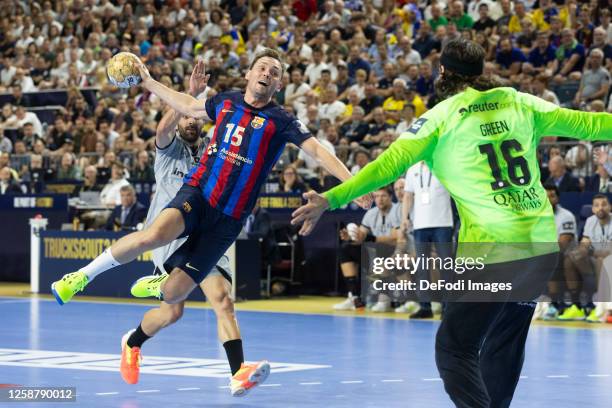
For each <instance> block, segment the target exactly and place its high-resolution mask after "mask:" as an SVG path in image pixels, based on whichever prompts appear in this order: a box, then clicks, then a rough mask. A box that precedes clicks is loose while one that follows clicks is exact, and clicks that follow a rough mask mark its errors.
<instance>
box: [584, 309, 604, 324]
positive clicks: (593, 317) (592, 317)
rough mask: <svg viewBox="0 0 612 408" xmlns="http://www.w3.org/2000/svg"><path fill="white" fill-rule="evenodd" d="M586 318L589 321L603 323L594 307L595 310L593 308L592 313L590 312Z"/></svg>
mask: <svg viewBox="0 0 612 408" xmlns="http://www.w3.org/2000/svg"><path fill="white" fill-rule="evenodd" d="M586 320H587V322H589V323H601V319H600V318H599V316H597V309H596V308H593V310H591V313H589V315H588V316H587V318H586Z"/></svg>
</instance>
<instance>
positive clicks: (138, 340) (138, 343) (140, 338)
mask: <svg viewBox="0 0 612 408" xmlns="http://www.w3.org/2000/svg"><path fill="white" fill-rule="evenodd" d="M151 337H152V336H147V334H146V333H145V332H143V331H142V326H141V325H138V328H137V329H136V330H135V331H134V333H132V334H131V335H130V338H129V339H128V341H127V345H128V347H130V348H131V347H138V348H140V347H142V343H144V342H145V341H147V340H149V339H150V338H151Z"/></svg>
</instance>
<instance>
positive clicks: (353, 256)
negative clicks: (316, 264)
mask: <svg viewBox="0 0 612 408" xmlns="http://www.w3.org/2000/svg"><path fill="white" fill-rule="evenodd" d="M347 262H355V263H356V264H359V263H361V245H353V244H350V243H348V242H342V244H341V245H340V263H341V264H343V263H347Z"/></svg>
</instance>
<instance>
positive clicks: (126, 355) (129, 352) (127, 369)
mask: <svg viewBox="0 0 612 408" xmlns="http://www.w3.org/2000/svg"><path fill="white" fill-rule="evenodd" d="M133 331H134V330H130V331H129V332H127V333H125V334H124V335H123V338H122V339H121V378H123V381H125V382H126V383H128V384H136V383H137V382H138V375H139V374H140V360H142V356H141V355H140V347H129V346H128V345H127V340H128V338H129V337H130V335H131V334H132V332H133Z"/></svg>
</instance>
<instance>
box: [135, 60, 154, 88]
mask: <svg viewBox="0 0 612 408" xmlns="http://www.w3.org/2000/svg"><path fill="white" fill-rule="evenodd" d="M136 66H137V67H138V71H139V73H140V79H141V80H142V82H141V83H142V84H143V85H145V82H147V81H148V80H149V79H151V74H150V73H149V70H148V69H147V67H146V66H145V64H144V63H143V62H142V61H140V60H138V62H136Z"/></svg>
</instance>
